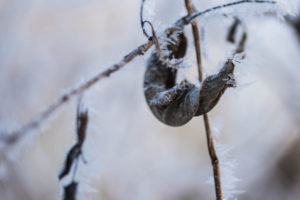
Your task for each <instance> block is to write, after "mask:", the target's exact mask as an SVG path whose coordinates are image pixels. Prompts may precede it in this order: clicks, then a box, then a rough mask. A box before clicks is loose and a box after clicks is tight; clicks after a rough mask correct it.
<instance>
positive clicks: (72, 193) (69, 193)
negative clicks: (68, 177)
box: [63, 181, 78, 200]
mask: <svg viewBox="0 0 300 200" xmlns="http://www.w3.org/2000/svg"><path fill="white" fill-rule="evenodd" d="M77 186H78V183H77V182H74V181H72V182H71V183H70V184H69V185H66V186H65V187H64V197H63V200H76V194H77Z"/></svg>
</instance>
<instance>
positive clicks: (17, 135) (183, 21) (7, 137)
mask: <svg viewBox="0 0 300 200" xmlns="http://www.w3.org/2000/svg"><path fill="white" fill-rule="evenodd" d="M143 2H144V0H143ZM243 3H271V4H274V3H276V2H275V1H259V0H253V1H252V0H241V1H236V2H232V3H228V4H224V5H221V6H216V7H213V8H209V9H207V10H204V11H201V12H194V13H193V14H191V15H187V16H185V17H182V18H180V19H179V20H177V21H176V23H175V25H174V26H173V27H183V26H185V25H188V24H189V23H191V21H192V20H193V19H195V18H196V17H199V16H201V15H204V14H206V13H208V12H212V11H216V10H218V9H221V8H225V7H229V6H234V5H238V4H243ZM142 11H143V9H141V12H142ZM141 21H143V19H142V20H141ZM153 44H154V42H153V41H152V40H149V41H148V42H147V43H145V44H143V45H141V46H139V47H137V48H136V49H134V50H133V51H131V52H130V53H128V54H127V55H126V56H124V58H123V59H122V60H121V61H120V62H118V63H117V64H115V65H113V66H111V67H110V68H108V69H106V70H105V71H103V72H101V73H99V74H97V75H95V76H94V77H92V78H91V79H89V80H88V81H86V82H85V83H83V84H81V85H79V86H78V87H76V88H74V89H72V90H70V91H69V92H68V93H66V94H65V95H62V96H61V97H60V98H58V99H57V100H56V101H55V102H54V103H53V104H51V105H50V106H49V107H47V109H46V110H45V111H44V112H42V113H40V114H39V115H38V116H37V117H35V118H34V119H33V120H31V121H29V122H28V123H27V124H25V125H24V126H23V127H21V128H20V129H18V130H16V131H13V132H11V133H0V140H1V141H3V142H4V143H5V144H14V143H16V142H17V141H19V140H20V139H21V138H22V137H24V136H26V135H27V134H28V133H29V132H30V131H32V130H34V129H36V128H38V127H39V126H40V125H41V123H43V122H44V121H45V120H47V119H48V118H49V117H50V116H51V115H52V114H53V113H54V112H55V111H56V110H57V109H58V108H59V107H61V106H62V105H64V104H65V103H66V102H68V101H69V100H70V99H71V98H73V97H74V96H76V95H78V94H81V93H82V92H84V91H85V90H87V89H89V88H90V87H92V86H93V85H94V84H95V83H97V82H98V81H100V80H101V79H103V78H106V77H109V76H110V75H111V74H112V73H114V72H116V71H118V70H119V69H121V68H122V67H124V66H125V65H126V64H128V63H129V62H130V61H131V60H133V59H134V58H135V57H136V56H138V55H143V54H144V53H145V52H147V51H148V50H149V48H150V47H151V46H152V45H153Z"/></svg>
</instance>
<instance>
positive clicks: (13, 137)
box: [0, 41, 153, 145]
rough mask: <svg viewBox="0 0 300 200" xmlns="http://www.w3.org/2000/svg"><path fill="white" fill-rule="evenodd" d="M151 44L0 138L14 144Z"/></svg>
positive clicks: (137, 50) (135, 50) (151, 43)
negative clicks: (72, 99) (73, 98)
mask: <svg viewBox="0 0 300 200" xmlns="http://www.w3.org/2000/svg"><path fill="white" fill-rule="evenodd" d="M152 45H153V42H152V41H149V42H147V43H145V44H143V45H141V46H139V47H137V48H136V49H134V50H133V51H131V52H130V53H128V54H127V55H126V56H124V58H123V59H122V60H121V61H120V62H118V63H117V64H115V65H113V66H111V67H110V68H108V69H106V70H104V71H103V72H101V73H99V74H97V75H96V76H94V77H92V78H91V79H89V80H88V81H86V82H84V83H83V84H81V85H79V86H78V87H76V88H74V89H72V90H70V91H69V92H68V93H66V94H64V95H62V96H61V97H60V98H58V99H57V101H56V102H54V103H53V104H51V105H50V106H49V107H48V108H47V109H46V110H45V111H44V112H42V113H41V114H40V115H38V116H37V117H36V118H34V119H33V120H32V121H30V122H29V123H28V124H25V125H24V126H23V127H21V128H20V129H19V130H16V131H14V132H12V133H11V134H5V133H2V134H0V139H2V141H4V142H5V143H6V144H10V145H12V144H14V143H15V142H17V141H18V140H19V139H20V138H22V137H24V136H26V135H27V134H28V133H29V132H30V131H32V130H34V129H36V128H38V127H39V126H40V124H41V123H42V122H44V121H45V120H46V119H48V118H49V117H50V116H51V114H53V113H54V112H55V111H56V110H57V109H58V108H59V107H61V106H62V105H63V104H65V103H66V102H68V101H69V100H70V99H71V98H72V97H74V96H76V95H78V94H81V93H82V92H84V91H85V90H87V89H89V88H90V87H91V86H93V85H94V84H95V83H97V82H98V81H100V80H101V79H103V78H107V77H109V76H110V75H111V74H112V73H114V72H116V71H118V70H119V69H121V68H122V67H124V66H125V65H126V64H128V63H129V62H130V61H132V60H133V59H134V58H135V57H136V56H138V55H143V54H144V53H145V52H147V51H148V49H149V48H150V47H151V46H152Z"/></svg>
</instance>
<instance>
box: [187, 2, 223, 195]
mask: <svg viewBox="0 0 300 200" xmlns="http://www.w3.org/2000/svg"><path fill="white" fill-rule="evenodd" d="M185 6H186V9H187V11H188V14H189V15H190V14H192V13H193V12H195V9H194V6H193V5H192V2H191V1H190V0H185ZM191 25H192V30H193V36H194V45H195V52H196V58H197V67H198V76H199V81H200V82H202V80H203V73H202V60H201V47H200V34H199V28H198V25H197V23H196V22H195V21H192V23H191ZM203 120H204V125H205V132H206V139H207V148H208V152H209V156H210V159H211V163H212V166H213V174H214V182H215V192H216V200H222V186H221V173H220V165H219V159H218V156H217V154H216V150H215V147H214V141H213V137H212V134H211V130H210V125H209V119H208V115H207V114H206V113H205V114H204V115H203Z"/></svg>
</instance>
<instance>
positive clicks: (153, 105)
mask: <svg viewBox="0 0 300 200" xmlns="http://www.w3.org/2000/svg"><path fill="white" fill-rule="evenodd" d="M172 34H176V35H177V41H176V42H175V43H169V44H168V45H167V47H168V50H169V51H170V53H169V55H168V56H167V58H164V59H172V58H175V59H179V58H183V57H184V55H185V52H186V47H187V41H186V37H185V36H184V33H183V32H182V31H180V32H178V31H175V32H173V33H172ZM172 34H170V36H172ZM173 36H174V35H173ZM233 70H234V64H233V63H232V61H231V60H228V61H227V62H226V63H225V65H224V66H223V68H222V69H221V70H220V72H219V73H217V74H215V75H212V76H209V77H207V78H206V79H205V80H204V81H203V83H202V87H200V88H199V87H196V86H195V85H194V84H192V83H189V82H188V81H187V80H184V81H182V82H180V83H178V84H176V75H177V69H175V68H172V67H170V66H168V63H166V62H163V61H162V60H161V59H160V55H159V54H158V53H157V52H156V51H154V52H153V53H152V55H151V56H150V58H149V60H148V63H147V69H146V72H145V76H144V93H145V97H146V101H147V103H148V105H149V107H150V109H151V111H152V113H153V114H154V115H155V117H156V118H157V119H159V120H160V121H161V122H163V123H165V124H167V125H170V126H182V125H184V124H186V123H187V122H188V121H190V120H191V119H192V118H193V117H194V116H198V115H202V114H204V113H207V112H209V111H210V110H211V109H212V108H213V107H214V106H215V105H216V104H217V102H218V101H219V99H220V97H221V96H222V94H223V93H224V91H225V89H226V88H227V87H232V86H234V85H235V82H234V78H233Z"/></svg>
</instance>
